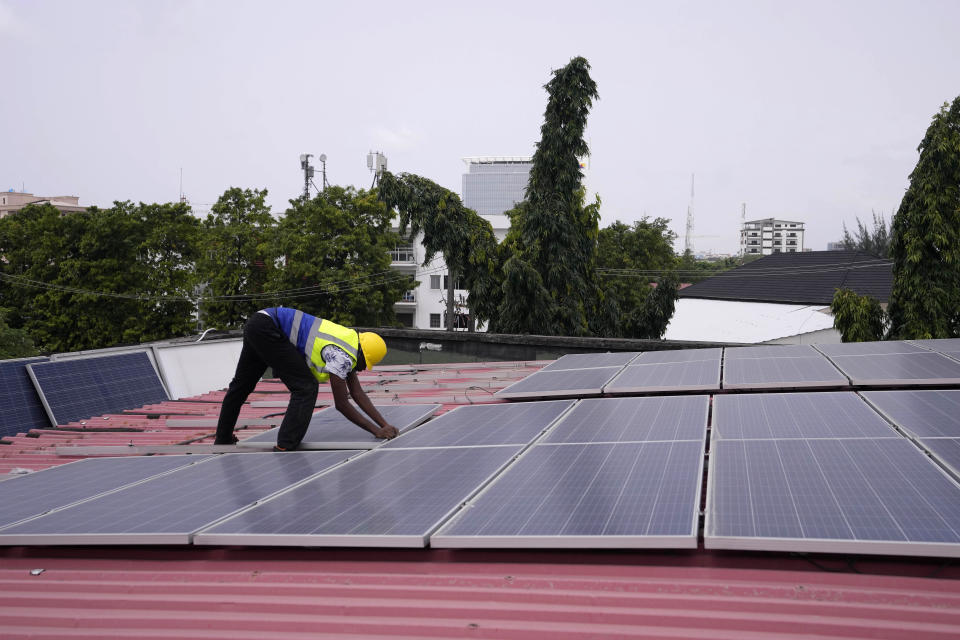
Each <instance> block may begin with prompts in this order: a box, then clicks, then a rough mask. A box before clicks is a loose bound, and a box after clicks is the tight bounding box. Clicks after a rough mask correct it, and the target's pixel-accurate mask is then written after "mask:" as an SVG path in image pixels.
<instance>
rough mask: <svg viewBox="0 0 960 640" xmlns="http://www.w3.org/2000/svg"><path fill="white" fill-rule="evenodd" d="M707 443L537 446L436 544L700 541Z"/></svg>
mask: <svg viewBox="0 0 960 640" xmlns="http://www.w3.org/2000/svg"><path fill="white" fill-rule="evenodd" d="M702 474H703V440H702V439H701V440H700V441H686V442H650V443H619V444H583V445H572V444H571V445H568V444H558V445H546V444H538V445H535V446H534V447H533V448H532V449H531V450H530V451H528V452H527V453H525V454H524V455H523V456H521V457H520V458H519V459H518V460H517V461H516V463H514V464H513V465H511V466H510V467H509V468H508V469H507V470H506V471H505V472H504V473H503V474H501V475H500V476H499V477H498V478H497V479H496V480H495V481H494V482H493V483H492V484H491V485H490V487H489V488H487V489H486V490H485V491H484V492H483V493H482V494H480V496H478V497H477V498H476V499H475V500H474V501H473V502H471V503H470V504H468V505H467V507H465V508H464V509H463V510H462V511H461V512H460V514H458V516H456V517H455V518H454V519H453V520H451V521H450V523H448V524H447V525H445V526H444V527H442V528H441V529H440V530H439V531H438V532H437V533H436V534H434V535H433V536H431V538H430V544H431V546H437V547H467V546H469V547H581V548H582V547H587V548H602V547H606V548H613V547H620V548H637V547H684V548H693V547H696V546H697V516H698V512H699V506H700V487H701V479H702Z"/></svg>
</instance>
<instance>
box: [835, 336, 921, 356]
mask: <svg viewBox="0 0 960 640" xmlns="http://www.w3.org/2000/svg"><path fill="white" fill-rule="evenodd" d="M817 350H818V351H820V352H821V353H823V354H825V355H827V356H829V357H831V358H832V357H833V356H878V355H888V354H893V353H923V352H925V351H926V349H923V348H921V347H918V346H917V345H915V344H911V343H909V342H906V341H903V340H884V341H882V342H841V343H838V344H818V345H817Z"/></svg>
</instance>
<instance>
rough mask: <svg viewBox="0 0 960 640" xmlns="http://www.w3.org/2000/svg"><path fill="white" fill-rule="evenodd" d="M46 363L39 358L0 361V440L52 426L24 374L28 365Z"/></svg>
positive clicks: (26, 375) (41, 403)
mask: <svg viewBox="0 0 960 640" xmlns="http://www.w3.org/2000/svg"><path fill="white" fill-rule="evenodd" d="M47 360H48V359H47V358H46V357H44V356H40V357H36V358H15V359H9V360H3V361H0V407H3V410H0V437H3V436H13V435H16V434H18V433H25V432H27V431H29V430H30V429H44V428H49V427H51V426H52V425H51V424H50V416H48V415H47V410H46V408H45V407H44V406H43V402H42V401H41V399H40V395H39V393H37V389H36V388H35V387H34V385H33V380H32V378H30V374H29V372H28V371H27V365H28V364H33V363H40V362H46V361H47Z"/></svg>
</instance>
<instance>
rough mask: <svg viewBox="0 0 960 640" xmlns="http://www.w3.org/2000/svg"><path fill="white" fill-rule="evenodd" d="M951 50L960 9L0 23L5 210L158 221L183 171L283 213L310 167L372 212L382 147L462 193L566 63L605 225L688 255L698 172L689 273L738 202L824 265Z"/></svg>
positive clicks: (536, 118) (372, 10) (9, 3)
mask: <svg viewBox="0 0 960 640" xmlns="http://www.w3.org/2000/svg"><path fill="white" fill-rule="evenodd" d="M958 34H960V1H958V0H944V1H931V0H909V1H880V0H863V1H842V0H841V1H837V0H833V1H828V2H822V1H811V0H804V1H803V2H785V1H784V2H781V1H769V2H761V1H731V0H724V1H722V2H672V1H667V0H662V1H660V2H627V1H623V2H603V1H597V0H594V1H592V2H584V1H583V0H579V1H576V2H567V1H565V0H550V1H547V2H526V1H518V0H512V1H510V2H499V1H495V0H485V1H484V2H471V3H465V2H455V1H452V0H447V1H444V2H418V1H416V0H411V1H409V2H395V1H394V2H381V1H379V0H368V1H367V2H356V3H347V2H319V1H318V2H306V1H304V2H278V1H271V2H265V1H264V2H239V1H236V0H230V1H229V2H214V1H204V2H200V1H198V2H186V1H173V0H171V1H160V0H151V1H149V2H137V1H113V2H107V1H92V0H85V1H83V2H74V1H62V2H55V1H46V0H0V71H2V83H3V84H2V87H3V89H2V90H0V187H2V189H4V190H6V189H9V188H13V189H16V190H20V189H21V187H25V188H26V190H27V191H28V192H31V193H34V194H37V195H78V196H80V203H81V204H84V205H94V204H95V205H101V206H109V205H110V204H111V202H112V201H114V200H133V201H143V202H164V201H172V200H176V199H177V198H178V195H179V189H180V172H181V168H182V171H183V191H184V193H185V194H186V195H187V197H188V198H189V200H190V201H191V202H192V203H193V204H194V207H195V209H196V210H197V211H200V212H205V211H206V210H208V209H209V204H210V203H212V202H214V201H215V200H216V199H217V197H218V196H219V195H220V194H221V193H222V192H223V191H224V190H225V189H227V188H229V187H231V186H238V187H245V188H247V187H249V188H254V187H256V188H266V189H268V190H269V192H270V196H269V202H270V204H271V205H272V206H273V210H274V212H275V213H280V212H282V211H283V210H284V209H285V208H286V206H287V201H288V200H289V199H290V198H293V197H296V196H297V195H298V194H299V192H300V191H301V189H302V184H303V177H302V173H301V172H300V167H299V154H300V153H304V152H308V153H313V154H314V155H319V154H321V153H325V154H326V155H327V158H328V160H327V170H328V179H329V181H330V182H331V183H333V184H342V185H348V184H352V185H356V186H358V187H363V188H368V187H369V186H370V180H371V176H370V174H369V172H368V171H367V168H366V154H367V152H368V151H369V150H371V149H372V150H380V151H383V152H384V153H385V154H386V156H387V158H388V161H389V169H390V170H391V171H394V172H411V173H417V174H420V175H423V176H426V177H428V178H430V179H432V180H434V181H436V182H438V183H440V184H441V185H443V186H445V187H447V188H449V189H452V190H453V191H456V192H458V193H459V192H460V190H461V176H462V174H463V172H464V171H465V165H464V164H463V162H462V160H461V158H463V157H465V156H478V155H530V154H532V153H533V150H534V145H535V143H536V142H537V140H538V139H539V136H540V125H541V123H542V119H543V111H544V107H545V105H546V99H547V96H546V92H545V91H544V90H543V85H544V84H545V83H546V82H547V81H548V80H549V79H550V72H551V71H552V70H553V69H557V68H560V67H562V66H563V65H565V64H566V63H567V62H568V61H569V60H570V58H572V57H574V56H578V55H580V56H584V57H586V58H587V60H589V62H590V64H591V66H592V71H591V74H592V77H593V78H594V80H595V81H596V83H597V86H598V91H599V94H600V99H599V101H597V102H596V103H595V105H594V108H593V110H592V112H591V113H590V117H589V124H588V132H587V135H588V141H589V144H590V147H591V151H592V157H591V164H590V168H589V172H588V176H587V182H588V186H589V187H590V189H591V190H593V191H595V192H597V193H599V195H600V196H601V198H602V200H603V206H602V209H601V211H602V216H603V220H602V224H603V225H606V224H609V223H610V222H612V221H613V220H616V219H619V220H622V221H625V222H631V221H633V220H636V219H639V218H640V217H642V216H643V215H648V216H651V217H656V216H660V217H665V218H669V219H671V220H672V228H673V229H674V230H675V231H677V233H678V234H679V235H680V238H679V239H678V241H677V247H678V248H682V246H683V234H684V229H685V220H686V212H687V206H688V204H689V203H690V181H691V174H696V196H695V200H694V208H695V232H694V233H695V237H694V246H695V248H696V249H697V250H698V251H702V250H714V251H718V252H731V253H732V252H736V251H737V247H738V229H739V223H740V213H741V203H743V202H745V203H746V207H747V211H746V212H747V219H755V218H762V217H771V216H773V217H780V218H786V219H789V220H799V221H803V222H805V223H806V224H807V229H808V233H807V246H808V247H811V248H813V249H824V248H826V243H827V242H828V241H831V240H835V239H839V237H840V235H841V231H842V227H841V224H842V223H843V222H844V221H845V222H846V223H847V225H848V226H852V225H854V223H855V219H856V217H857V216H859V217H860V218H861V219H863V220H867V219H869V218H870V215H871V211H877V212H881V213H885V214H887V215H888V216H889V215H890V213H891V212H892V211H893V210H895V209H896V208H897V207H898V206H899V204H900V200H901V198H902V196H903V192H904V189H905V188H906V186H907V183H908V176H909V174H910V172H911V171H912V169H913V167H914V166H915V164H916V161H917V151H916V148H917V145H918V144H919V143H920V140H921V139H922V137H923V134H924V132H925V131H926V128H927V126H928V125H929V123H930V119H931V118H932V117H933V115H934V114H935V113H936V112H937V111H938V110H939V108H940V106H941V105H942V104H943V103H944V102H945V101H952V100H953V99H954V98H955V97H957V96H958V95H960V35H958ZM318 166H319V163H318ZM317 183H318V184H319V171H318V176H317Z"/></svg>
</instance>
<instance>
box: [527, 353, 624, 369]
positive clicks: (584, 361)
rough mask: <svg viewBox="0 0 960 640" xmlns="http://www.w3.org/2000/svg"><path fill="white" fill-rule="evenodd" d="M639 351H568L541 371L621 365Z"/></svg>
mask: <svg viewBox="0 0 960 640" xmlns="http://www.w3.org/2000/svg"><path fill="white" fill-rule="evenodd" d="M639 353H640V352H639V351H633V352H622V353H568V354H567V355H565V356H561V357H560V358H558V359H557V360H556V361H555V362H552V363H550V364H548V365H547V366H545V367H544V368H543V369H541V371H564V370H567V369H594V368H596V367H621V366H623V365H625V364H627V363H628V362H630V361H631V360H633V359H634V358H636V357H637V355H638V354H639Z"/></svg>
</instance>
